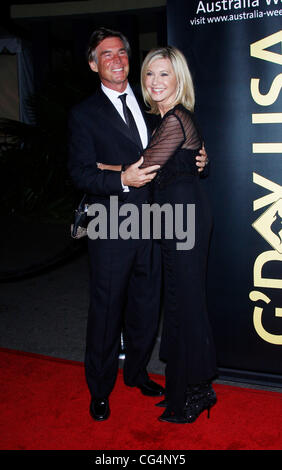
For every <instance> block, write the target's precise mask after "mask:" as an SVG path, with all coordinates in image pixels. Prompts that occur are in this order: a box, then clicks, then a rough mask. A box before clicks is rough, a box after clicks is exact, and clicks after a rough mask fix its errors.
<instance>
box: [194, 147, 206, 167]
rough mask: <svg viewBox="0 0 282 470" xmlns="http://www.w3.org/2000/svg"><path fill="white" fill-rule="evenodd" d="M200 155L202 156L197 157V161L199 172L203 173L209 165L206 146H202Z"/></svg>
mask: <svg viewBox="0 0 282 470" xmlns="http://www.w3.org/2000/svg"><path fill="white" fill-rule="evenodd" d="M199 153H200V155H197V156H196V160H197V161H196V165H197V166H198V167H199V168H198V171H199V172H201V171H203V169H204V168H205V166H206V165H207V164H208V163H209V159H208V155H207V152H206V149H205V147H204V145H203V146H202V148H201V150H200V152H199Z"/></svg>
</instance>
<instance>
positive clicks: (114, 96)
mask: <svg viewBox="0 0 282 470" xmlns="http://www.w3.org/2000/svg"><path fill="white" fill-rule="evenodd" d="M101 88H102V91H103V92H104V93H105V95H107V97H108V98H109V99H110V100H111V101H114V100H116V99H118V97H119V96H120V95H123V94H124V93H127V94H128V95H133V91H132V89H131V86H130V85H129V83H128V84H127V87H126V89H125V90H124V91H123V92H122V93H120V92H119V91H116V90H112V89H111V88H108V87H106V86H105V85H103V83H101Z"/></svg>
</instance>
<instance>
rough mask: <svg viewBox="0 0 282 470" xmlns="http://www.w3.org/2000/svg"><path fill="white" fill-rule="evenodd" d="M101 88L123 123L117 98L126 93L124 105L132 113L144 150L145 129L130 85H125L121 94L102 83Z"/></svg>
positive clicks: (146, 134) (121, 110)
mask: <svg viewBox="0 0 282 470" xmlns="http://www.w3.org/2000/svg"><path fill="white" fill-rule="evenodd" d="M101 87H102V91H103V92H104V93H105V95H107V97H108V98H109V99H110V100H111V102H112V104H113V105H114V107H115V108H116V110H117V111H118V113H119V114H120V116H121V117H122V119H123V120H124V121H125V118H124V115H123V109H122V102H121V100H120V99H119V96H120V95H123V94H124V93H127V97H126V104H127V106H128V107H129V109H130V111H131V112H132V114H133V117H134V119H135V122H136V125H137V128H138V131H139V134H140V138H141V141H142V144H143V148H146V147H147V145H148V132H147V127H146V124H145V121H144V118H143V115H142V112H141V110H140V108H139V105H138V103H137V100H136V98H135V96H134V93H133V91H132V89H131V87H130V85H129V84H128V85H127V87H126V89H125V90H124V92H123V93H120V92H118V91H115V90H111V89H110V88H107V87H105V85H103V83H102V84H101Z"/></svg>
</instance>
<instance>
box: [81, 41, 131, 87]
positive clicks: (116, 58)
mask: <svg viewBox="0 0 282 470" xmlns="http://www.w3.org/2000/svg"><path fill="white" fill-rule="evenodd" d="M96 57H97V61H98V62H97V63H96V62H95V60H93V61H91V62H89V66H90V68H91V70H93V71H94V72H97V73H98V74H99V77H100V80H101V82H102V83H103V85H105V86H106V87H108V88H111V89H112V90H116V91H118V92H120V93H122V92H123V91H124V90H125V88H126V87H127V77H128V73H129V61H128V55H127V52H126V49H125V47H124V44H123V42H122V40H121V39H120V38H118V37H110V38H106V39H104V40H103V41H102V42H100V44H99V45H98V46H97V47H96Z"/></svg>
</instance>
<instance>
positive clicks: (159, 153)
mask: <svg viewBox="0 0 282 470" xmlns="http://www.w3.org/2000/svg"><path fill="white" fill-rule="evenodd" d="M201 146H202V139H201V136H200V133H199V131H198V129H197V127H196V124H195V122H194V117H193V114H192V113H191V112H190V111H188V110H187V109H186V108H184V106H183V105H181V104H179V105H177V106H175V107H174V108H173V109H171V110H170V111H168V112H167V113H166V114H165V115H164V117H163V118H162V121H161V123H160V125H159V126H158V127H157V129H156V131H155V133H154V135H153V136H152V138H151V141H150V143H149V145H148V147H147V148H146V150H144V152H143V156H144V162H143V163H142V165H141V168H146V167H149V166H151V165H160V166H161V169H160V170H159V172H158V173H159V175H158V177H157V181H159V180H160V178H161V179H163V178H164V177H165V176H167V175H168V174H169V175H171V176H172V175H176V174H179V173H181V174H183V173H187V172H188V173H190V174H194V175H196V174H197V173H198V171H197V166H196V160H195V156H196V155H198V152H199V149H200V148H201Z"/></svg>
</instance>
